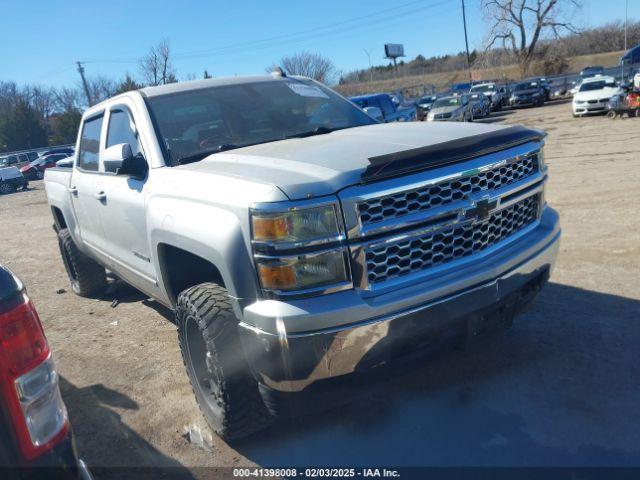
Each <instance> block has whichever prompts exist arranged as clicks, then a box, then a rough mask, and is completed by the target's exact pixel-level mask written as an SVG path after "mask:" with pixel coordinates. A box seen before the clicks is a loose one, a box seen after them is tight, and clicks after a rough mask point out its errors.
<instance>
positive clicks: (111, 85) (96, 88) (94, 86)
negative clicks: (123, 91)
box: [87, 75, 118, 105]
mask: <svg viewBox="0 0 640 480" xmlns="http://www.w3.org/2000/svg"><path fill="white" fill-rule="evenodd" d="M87 86H88V87H89V95H91V103H92V104H93V105H95V104H96V103H100V102H102V101H103V100H106V99H107V98H109V97H113V96H114V95H115V94H116V91H117V90H118V86H117V85H116V83H115V82H114V81H113V80H112V79H111V78H108V77H103V76H101V75H96V76H94V77H88V78H87Z"/></svg>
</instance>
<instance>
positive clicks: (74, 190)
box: [67, 187, 78, 195]
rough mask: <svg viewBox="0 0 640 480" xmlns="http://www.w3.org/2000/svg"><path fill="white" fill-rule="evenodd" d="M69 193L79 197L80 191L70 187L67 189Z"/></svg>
mask: <svg viewBox="0 0 640 480" xmlns="http://www.w3.org/2000/svg"><path fill="white" fill-rule="evenodd" d="M67 191H68V192H69V193H70V194H71V195H78V189H77V188H76V187H69V188H67Z"/></svg>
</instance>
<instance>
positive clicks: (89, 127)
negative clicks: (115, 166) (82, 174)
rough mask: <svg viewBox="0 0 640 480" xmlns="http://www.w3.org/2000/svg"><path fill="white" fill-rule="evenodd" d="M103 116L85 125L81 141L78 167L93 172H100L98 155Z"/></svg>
mask: <svg viewBox="0 0 640 480" xmlns="http://www.w3.org/2000/svg"><path fill="white" fill-rule="evenodd" d="M102 118H103V117H102V116H99V117H96V118H92V119H91V120H89V121H87V122H85V123H84V127H83V128H82V138H81V139H80V153H79V154H78V166H79V167H80V168H81V169H83V170H88V171H91V172H97V171H98V154H99V153H100V130H101V129H102Z"/></svg>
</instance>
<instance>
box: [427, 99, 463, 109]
mask: <svg viewBox="0 0 640 480" xmlns="http://www.w3.org/2000/svg"><path fill="white" fill-rule="evenodd" d="M458 105H460V97H445V98H441V99H439V100H437V101H436V102H435V103H434V104H433V108H440V107H457V106H458Z"/></svg>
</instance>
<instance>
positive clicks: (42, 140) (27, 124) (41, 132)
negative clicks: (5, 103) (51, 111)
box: [0, 97, 47, 151]
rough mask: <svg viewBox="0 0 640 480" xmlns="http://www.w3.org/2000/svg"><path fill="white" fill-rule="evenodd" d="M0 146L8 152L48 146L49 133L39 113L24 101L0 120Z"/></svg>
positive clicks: (19, 99)
mask: <svg viewBox="0 0 640 480" xmlns="http://www.w3.org/2000/svg"><path fill="white" fill-rule="evenodd" d="M0 145H1V146H2V147H3V148H6V150H8V151H12V150H25V149H28V148H39V147H44V146H46V145H47V132H46V130H45V128H44V125H43V124H42V119H41V117H40V116H39V115H38V112H37V111H36V110H35V109H34V108H33V107H31V106H30V105H29V103H28V102H27V101H26V100H25V99H24V98H21V97H19V98H18V99H16V103H15V106H14V107H13V108H12V109H11V110H9V112H7V114H6V115H3V116H2V118H0Z"/></svg>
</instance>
